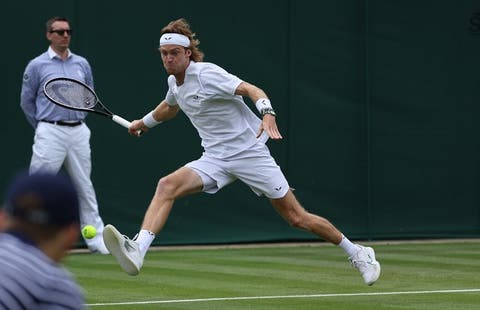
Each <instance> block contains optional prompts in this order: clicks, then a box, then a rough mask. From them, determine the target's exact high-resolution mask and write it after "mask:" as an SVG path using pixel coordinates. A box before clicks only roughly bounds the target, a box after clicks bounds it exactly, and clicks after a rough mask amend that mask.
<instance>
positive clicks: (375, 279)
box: [365, 248, 382, 286]
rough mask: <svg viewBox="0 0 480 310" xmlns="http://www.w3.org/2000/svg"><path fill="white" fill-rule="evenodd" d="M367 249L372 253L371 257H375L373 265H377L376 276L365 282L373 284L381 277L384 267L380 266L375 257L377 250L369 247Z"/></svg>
mask: <svg viewBox="0 0 480 310" xmlns="http://www.w3.org/2000/svg"><path fill="white" fill-rule="evenodd" d="M366 250H367V251H368V252H369V253H370V255H371V257H373V261H374V263H373V265H375V267H376V268H375V276H374V277H373V280H371V281H368V282H365V283H366V284H367V285H369V286H371V285H373V284H374V283H375V282H377V280H378V278H379V277H380V273H381V270H382V268H381V266H380V263H379V262H378V261H377V260H376V259H375V251H374V250H373V249H372V248H367V249H366Z"/></svg>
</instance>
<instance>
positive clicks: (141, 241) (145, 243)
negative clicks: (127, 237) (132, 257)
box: [135, 229, 155, 257]
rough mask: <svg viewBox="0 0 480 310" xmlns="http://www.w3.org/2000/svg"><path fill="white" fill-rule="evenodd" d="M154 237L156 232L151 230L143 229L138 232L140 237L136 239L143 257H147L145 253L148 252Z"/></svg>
mask: <svg viewBox="0 0 480 310" xmlns="http://www.w3.org/2000/svg"><path fill="white" fill-rule="evenodd" d="M153 239H155V234H154V233H153V232H151V231H149V230H146V229H142V230H140V232H139V233H138V237H137V239H136V240H135V241H136V242H137V243H138V246H139V249H140V253H141V254H142V257H145V254H147V250H148V248H149V247H150V245H151V244H152V242H153Z"/></svg>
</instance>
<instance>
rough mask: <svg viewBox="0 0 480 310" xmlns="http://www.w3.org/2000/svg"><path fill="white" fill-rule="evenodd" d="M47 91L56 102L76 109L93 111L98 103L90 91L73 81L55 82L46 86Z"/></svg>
mask: <svg viewBox="0 0 480 310" xmlns="http://www.w3.org/2000/svg"><path fill="white" fill-rule="evenodd" d="M45 91H46V92H47V94H48V95H49V96H50V97H51V98H52V99H54V100H55V101H57V102H60V103H62V104H63V105H66V106H71V107H74V108H87V109H91V108H93V107H94V106H95V104H96V103H97V97H96V96H95V94H94V93H92V91H90V89H88V88H86V87H84V86H83V85H81V84H77V83H74V82H71V81H65V80H57V81H54V82H52V83H49V84H48V85H46V87H45Z"/></svg>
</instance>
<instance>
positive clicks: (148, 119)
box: [142, 111, 162, 128]
mask: <svg viewBox="0 0 480 310" xmlns="http://www.w3.org/2000/svg"><path fill="white" fill-rule="evenodd" d="M142 121H143V124H145V126H147V127H148V128H152V127H155V126H157V125H158V124H161V123H162V121H157V120H156V119H155V118H153V111H151V112H150V113H148V114H147V115H145V116H144V117H143V118H142Z"/></svg>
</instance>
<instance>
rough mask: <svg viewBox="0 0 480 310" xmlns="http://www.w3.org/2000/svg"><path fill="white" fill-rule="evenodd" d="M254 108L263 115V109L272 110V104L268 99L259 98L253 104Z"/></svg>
mask: <svg viewBox="0 0 480 310" xmlns="http://www.w3.org/2000/svg"><path fill="white" fill-rule="evenodd" d="M255 106H256V107H257V110H258V112H259V113H260V114H263V113H262V111H263V110H265V109H268V108H270V109H272V104H271V103H270V100H269V99H268V98H260V99H258V100H257V102H255Z"/></svg>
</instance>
